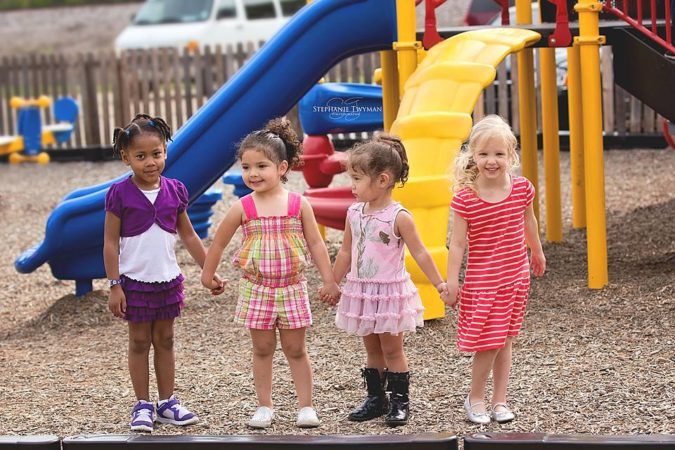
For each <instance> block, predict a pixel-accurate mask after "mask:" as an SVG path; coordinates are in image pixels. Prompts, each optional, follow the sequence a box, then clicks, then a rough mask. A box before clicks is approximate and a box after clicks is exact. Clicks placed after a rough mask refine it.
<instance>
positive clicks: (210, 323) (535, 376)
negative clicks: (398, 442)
mask: <svg viewBox="0 0 675 450" xmlns="http://www.w3.org/2000/svg"><path fill="white" fill-rule="evenodd" d="M605 161H606V163H605V167H606V169H605V171H606V180H607V181H606V206H607V238H608V248H609V274H610V283H609V285H608V286H607V287H606V288H604V289H602V290H589V289H587V288H586V246H585V232H584V231H583V230H572V229H571V226H570V221H571V220H570V217H571V207H570V206H569V205H570V192H569V187H568V185H569V181H568V180H569V172H568V170H567V168H568V167H569V157H568V154H567V153H563V154H562V155H561V167H562V168H563V169H562V179H563V180H565V181H564V183H565V186H563V204H564V205H566V206H565V207H564V212H563V216H564V218H565V242H564V243H563V244H545V247H544V249H545V252H546V257H547V260H548V269H547V273H546V275H545V277H544V278H542V279H538V280H536V281H534V282H533V288H532V293H531V300H530V303H529V305H528V313H527V317H526V319H525V325H524V329H523V332H522V333H521V336H520V337H519V338H518V340H517V343H516V346H515V352H514V358H513V371H512V379H511V385H510V401H511V403H512V405H513V407H514V409H515V411H516V413H517V415H518V417H517V420H516V421H515V422H513V423H511V424H508V425H503V426H498V425H489V426H486V427H483V428H480V427H478V426H475V425H471V424H469V423H467V422H465V421H464V414H463V410H462V400H463V398H464V396H465V395H466V392H467V390H468V385H469V370H470V364H471V359H470V358H469V357H467V356H463V355H462V354H461V353H460V352H459V351H458V350H457V349H456V346H455V319H456V317H455V314H454V312H450V313H449V314H448V315H447V316H446V317H445V318H444V319H440V320H433V321H429V322H427V323H426V324H425V327H424V328H423V329H420V330H419V331H418V332H417V333H415V334H410V335H409V336H407V338H406V349H407V353H408V356H409V358H410V364H411V369H412V372H413V378H412V420H411V421H410V423H409V424H408V425H407V426H405V427H401V428H396V429H390V428H387V427H385V426H384V425H383V423H382V422H381V421H379V420H375V421H372V422H367V423H361V424H355V423H351V422H349V421H347V419H346V416H347V414H348V413H349V411H350V410H351V408H352V407H354V406H355V405H356V404H357V403H359V402H360V400H361V398H362V396H363V385H362V381H361V379H360V377H359V367H361V366H362V364H363V356H364V354H363V351H362V348H361V344H360V342H359V340H358V339H356V338H353V337H349V336H346V335H344V334H343V333H341V332H339V331H338V330H336V329H335V327H334V326H333V319H334V311H333V310H331V308H329V307H327V306H325V305H323V304H321V303H320V302H319V301H317V299H314V301H313V309H314V315H315V325H314V326H313V327H312V329H311V330H310V332H309V338H308V347H309V352H310V354H311V358H312V362H313V366H314V370H315V373H314V375H315V383H316V389H315V392H316V394H315V404H316V407H317V409H318V412H319V415H320V417H321V419H322V420H323V424H322V426H321V427H320V428H318V429H316V430H299V429H297V428H296V427H295V425H294V419H295V414H296V406H295V397H294V393H293V387H292V383H291V379H290V374H289V371H288V366H287V364H286V363H285V361H284V358H283V356H282V355H281V352H280V351H279V352H278V353H277V355H276V357H275V358H276V363H275V382H274V400H275V402H276V405H275V407H276V410H277V412H278V419H277V421H276V422H275V423H274V425H273V427H272V428H271V429H269V430H268V431H264V432H262V433H267V434H312V435H325V434H390V433H392V434H398V433H418V432H434V431H438V432H442V431H443V432H451V433H457V434H458V435H467V434H472V433H475V432H478V431H481V430H482V431H522V432H547V433H564V434H576V433H593V434H637V433H673V432H675V370H674V369H675V290H674V289H673V282H674V281H675V190H674V189H673V186H675V152H674V151H672V150H633V151H607V152H605ZM124 170H125V169H124V167H123V165H122V164H121V163H119V162H112V163H87V162H79V163H64V164H55V163H52V164H50V165H48V166H33V165H25V166H9V165H6V164H2V165H0V229H1V230H2V231H3V238H2V240H0V250H1V251H0V286H1V289H0V365H1V366H2V370H1V371H0V398H2V402H3V407H2V413H1V417H2V420H0V435H34V434H56V435H59V436H69V435H75V434H87V433H114V434H120V433H127V432H128V425H127V423H128V419H129V411H130V407H131V405H132V403H133V402H134V396H133V391H132V390H131V385H130V382H129V377H128V373H127V368H126V339H127V337H126V328H125V325H124V323H123V322H121V321H119V320H113V318H111V315H110V313H109V312H108V310H107V304H106V302H107V291H106V289H105V286H104V283H103V281H102V280H97V281H96V282H95V290H94V291H93V292H91V293H90V294H88V295H86V296H85V297H83V298H75V297H74V295H73V292H74V285H73V283H72V282H70V281H60V280H56V279H54V278H53V276H52V275H51V273H50V272H49V268H48V267H42V268H40V269H39V270H37V271H36V272H34V273H32V274H30V275H20V274H18V273H16V272H15V271H14V268H13V261H14V259H15V258H16V257H17V256H18V255H19V254H20V253H21V252H22V251H23V250H25V249H26V248H28V247H29V246H31V245H34V244H36V243H37V242H39V240H40V239H41V238H42V237H43V235H44V231H43V230H44V226H45V223H46V220H47V217H48V215H49V212H50V211H51V210H52V209H53V208H54V207H55V205H57V204H58V202H59V201H60V198H62V197H63V196H64V195H65V194H67V193H68V192H70V191H71V190H73V189H75V188H79V187H83V186H89V185H92V184H97V183H99V182H102V181H106V180H108V179H110V178H112V177H114V176H116V175H119V174H121V173H123V172H124ZM542 178H543V177H542ZM343 181H344V180H343ZM542 184H543V182H542ZM290 185H291V187H292V188H294V189H297V190H302V189H304V187H303V186H304V184H303V182H302V179H301V175H300V174H298V173H294V174H293V176H292V179H291V182H290ZM220 187H222V188H223V190H224V192H225V199H224V201H223V202H222V203H220V204H219V205H217V208H216V214H215V218H214V219H215V220H216V221H218V220H219V219H220V218H221V217H222V216H223V213H224V211H225V210H226V208H227V205H228V204H229V203H230V202H231V201H232V199H233V197H232V195H231V188H230V187H227V186H220ZM544 197H545V192H543V189H542V199H543V198H544ZM542 206H543V200H542ZM543 209H544V208H543V207H542V210H543ZM540 222H541V224H542V230H543V233H544V234H543V236H545V218H544V217H543V216H542V220H541V221H540ZM329 239H330V242H329V247H330V249H331V251H332V252H333V253H334V252H335V250H336V248H337V247H338V246H339V240H340V235H339V233H336V232H331V233H330V234H329ZM207 243H208V241H207ZM235 245H236V243H234V244H233V245H232V246H231V248H229V249H228V251H227V254H226V259H229V258H230V256H231V254H232V251H233V249H234V247H235ZM178 255H179V259H180V263H181V265H182V267H183V268H184V271H185V274H186V277H187V291H188V302H187V307H186V309H185V311H184V315H183V317H182V318H181V319H180V320H178V321H177V324H176V351H177V360H178V370H177V374H176V375H177V377H176V384H177V389H176V392H177V394H178V396H179V397H180V398H182V399H183V401H184V403H185V404H186V405H187V406H189V407H190V408H192V409H194V410H195V411H196V412H197V413H199V415H200V417H201V422H200V423H199V424H197V425H194V426H191V427H189V428H185V429H178V428H175V427H171V426H167V425H162V426H159V427H158V428H157V430H156V432H155V433H156V434H176V433H188V434H199V435H202V434H222V435H230V434H255V433H259V432H254V431H252V430H249V429H247V428H246V422H247V420H248V418H249V417H250V415H251V414H252V412H253V410H254V408H255V396H254V391H253V385H252V377H251V373H250V342H249V339H248V336H247V333H246V331H245V330H244V329H242V328H241V327H239V326H236V325H234V324H233V323H232V321H231V319H232V314H233V311H234V306H235V292H234V290H233V289H230V290H228V291H227V292H226V293H225V294H224V295H222V296H220V297H218V298H212V297H210V296H209V295H208V294H207V293H206V292H205V291H204V290H202V289H201V288H200V286H199V270H198V268H197V267H196V266H195V264H194V263H192V261H191V260H190V258H189V255H188V254H187V252H186V251H185V250H184V249H183V248H182V247H180V248H179V250H178ZM221 269H222V272H223V273H225V274H226V275H227V276H228V277H229V278H230V280H232V281H233V285H234V284H235V283H236V280H237V274H236V273H234V272H233V271H232V270H230V268H229V266H228V265H227V264H223V265H222V266H221ZM309 278H310V283H311V285H312V286H317V285H318V283H317V276H316V272H315V271H311V272H310V273H309ZM153 391H154V390H153ZM154 392H156V391H154Z"/></svg>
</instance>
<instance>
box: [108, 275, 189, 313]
mask: <svg viewBox="0 0 675 450" xmlns="http://www.w3.org/2000/svg"><path fill="white" fill-rule="evenodd" d="M121 278H122V290H123V291H124V295H125V296H126V299H127V312H126V314H125V315H124V319H125V320H127V321H129V322H152V321H153V320H166V319H174V318H176V317H178V316H180V312H181V310H182V309H183V300H184V299H185V294H183V280H185V277H183V275H182V274H180V275H178V276H177V277H176V278H174V279H173V280H171V281H160V282H157V283H147V282H144V281H137V280H132V279H131V278H128V277H125V276H124V275H122V277H121Z"/></svg>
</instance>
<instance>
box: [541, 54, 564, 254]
mask: <svg viewBox="0 0 675 450" xmlns="http://www.w3.org/2000/svg"><path fill="white" fill-rule="evenodd" d="M539 61H540V66H541V121H542V130H543V133H544V182H545V183H546V240H547V241H549V242H562V240H563V232H562V206H561V202H560V142H559V141H558V138H559V136H558V85H557V83H556V73H555V49H553V48H542V49H539Z"/></svg>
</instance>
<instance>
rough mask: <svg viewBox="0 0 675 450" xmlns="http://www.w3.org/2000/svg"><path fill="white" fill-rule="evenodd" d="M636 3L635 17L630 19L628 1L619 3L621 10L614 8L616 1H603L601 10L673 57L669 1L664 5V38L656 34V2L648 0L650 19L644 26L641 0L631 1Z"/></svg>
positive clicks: (671, 18) (671, 14) (624, 0)
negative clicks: (630, 27) (656, 44)
mask: <svg viewBox="0 0 675 450" xmlns="http://www.w3.org/2000/svg"><path fill="white" fill-rule="evenodd" d="M633 1H634V2H635V3H636V8H635V10H636V13H637V17H632V16H631V13H630V11H629V10H628V4H629V2H630V0H623V1H622V2H621V8H618V7H617V6H616V0H604V1H603V9H604V10H605V11H607V12H608V13H610V14H613V15H615V16H616V17H618V18H619V19H621V20H623V21H624V22H626V23H627V24H629V25H630V26H632V27H633V28H635V29H636V30H638V31H639V32H640V33H642V34H643V35H644V36H646V37H648V38H649V39H651V40H652V41H654V42H656V43H658V44H659V45H661V46H662V47H663V48H665V49H666V50H667V51H668V52H669V53H670V54H671V55H675V45H673V34H672V29H673V11H672V9H671V0H665V1H664V2H663V3H664V18H665V20H664V22H665V30H666V33H665V37H664V36H661V35H660V34H659V33H658V26H657V12H658V11H657V6H656V0H650V2H649V6H650V7H649V10H650V17H649V20H648V22H647V26H645V21H644V11H643V8H642V0H637V1H635V0H633Z"/></svg>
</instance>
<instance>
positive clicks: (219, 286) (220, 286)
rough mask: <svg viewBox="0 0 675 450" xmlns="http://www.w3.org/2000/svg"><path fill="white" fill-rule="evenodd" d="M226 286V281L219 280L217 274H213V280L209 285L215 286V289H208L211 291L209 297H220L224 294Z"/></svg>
mask: <svg viewBox="0 0 675 450" xmlns="http://www.w3.org/2000/svg"><path fill="white" fill-rule="evenodd" d="M226 284H227V280H223V279H222V278H220V276H219V275H218V274H215V275H214V276H213V280H212V283H211V286H215V287H211V288H210V289H211V295H220V294H222V293H223V292H225V285H226Z"/></svg>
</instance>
